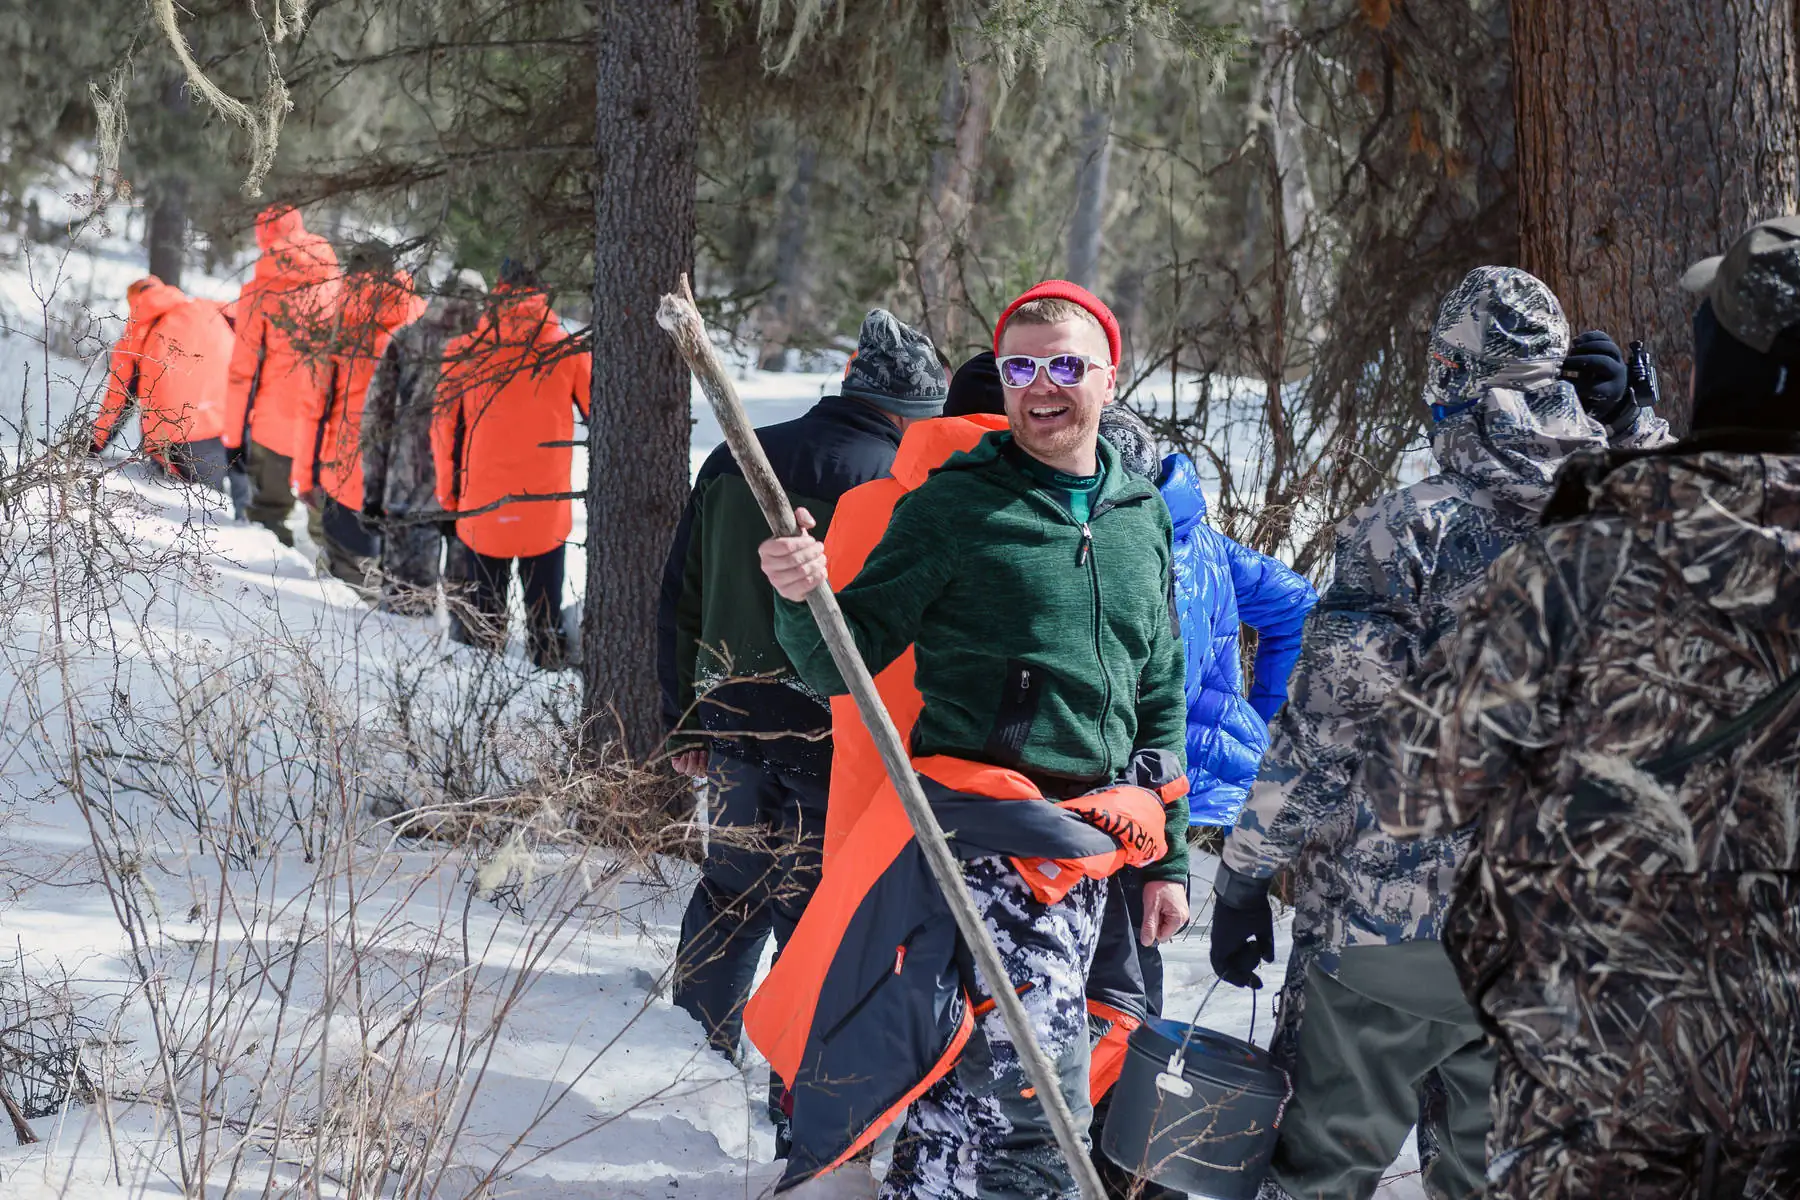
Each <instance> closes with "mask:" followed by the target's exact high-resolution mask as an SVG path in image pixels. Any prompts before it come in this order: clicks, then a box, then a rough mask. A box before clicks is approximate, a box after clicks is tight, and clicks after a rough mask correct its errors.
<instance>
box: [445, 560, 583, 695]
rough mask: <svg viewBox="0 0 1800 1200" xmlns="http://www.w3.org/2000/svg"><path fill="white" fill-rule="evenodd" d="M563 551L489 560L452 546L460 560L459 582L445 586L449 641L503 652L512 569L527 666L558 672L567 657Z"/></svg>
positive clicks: (458, 568)
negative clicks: (520, 598)
mask: <svg viewBox="0 0 1800 1200" xmlns="http://www.w3.org/2000/svg"><path fill="white" fill-rule="evenodd" d="M565 550H566V548H565V547H563V546H558V547H557V548H556V549H554V550H552V551H550V552H549V553H548V554H535V555H532V556H530V557H528V558H490V557H489V556H488V555H485V554H477V553H476V552H475V551H473V550H471V549H469V548H468V547H467V546H465V545H463V544H462V543H461V542H457V543H455V544H454V545H453V546H452V548H451V553H452V554H453V555H456V556H457V559H458V562H457V570H456V572H455V574H456V578H457V582H456V583H455V584H449V583H448V582H447V583H446V586H445V591H446V593H450V594H452V595H451V604H450V639H451V640H452V641H455V642H461V643H463V644H464V645H467V646H483V647H486V648H487V649H489V650H492V651H494V652H495V653H499V652H500V651H502V650H504V649H505V648H506V624H507V619H506V601H507V595H508V593H509V592H510V591H511V590H512V573H513V567H514V566H515V565H516V566H517V567H518V571H519V584H520V586H521V587H523V588H524V590H525V640H526V645H527V648H528V649H529V650H530V653H531V661H532V662H533V663H535V664H537V665H538V666H540V667H543V668H545V669H546V670H558V669H560V668H562V667H563V666H564V665H565V664H566V660H567V657H568V655H567V651H566V649H565V647H564V645H563V635H562V593H563V570H564V567H563V558H564V554H565Z"/></svg>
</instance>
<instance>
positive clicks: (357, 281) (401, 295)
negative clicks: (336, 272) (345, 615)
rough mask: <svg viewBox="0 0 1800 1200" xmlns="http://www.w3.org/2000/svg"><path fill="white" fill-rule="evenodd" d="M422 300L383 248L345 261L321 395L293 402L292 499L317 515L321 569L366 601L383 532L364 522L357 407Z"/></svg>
mask: <svg viewBox="0 0 1800 1200" xmlns="http://www.w3.org/2000/svg"><path fill="white" fill-rule="evenodd" d="M424 311H425V300H424V298H423V297H422V296H420V295H418V294H417V293H416V292H415V291H414V290H413V282H412V277H411V276H410V275H408V274H407V273H406V272H405V271H400V270H396V269H395V267H394V264H393V252H392V250H390V249H389V248H388V247H386V246H382V245H379V244H371V245H369V246H362V247H358V248H357V249H356V250H353V251H352V252H351V253H350V254H348V255H346V256H345V263H344V279H343V289H342V295H341V303H340V305H339V309H338V318H339V319H338V323H337V333H336V336H335V337H334V338H333V345H332V351H331V364H330V368H329V370H328V371H327V374H326V385H325V388H324V390H322V391H306V392H302V393H301V394H300V395H299V396H297V397H296V404H297V407H298V409H299V413H300V437H299V439H298V443H297V445H296V446H295V449H294V456H293V466H292V468H291V469H290V472H289V479H290V481H291V483H292V484H293V488H294V494H295V495H297V496H299V497H300V499H301V500H302V501H303V502H304V503H305V504H306V505H307V506H308V507H309V508H312V509H315V510H316V511H317V512H318V514H319V526H320V532H321V534H322V535H323V536H322V537H321V539H320V542H321V549H322V550H323V551H324V555H323V557H322V558H321V560H320V566H321V568H322V569H323V570H326V571H329V572H330V573H331V574H332V575H335V576H336V577H337V578H339V579H341V580H343V581H344V582H345V583H347V584H349V585H350V586H351V587H352V588H354V589H356V591H357V593H358V594H359V595H361V596H362V597H363V598H364V599H367V600H369V601H370V602H371V603H372V602H373V601H374V600H375V599H376V598H377V597H378V592H377V591H376V589H375V586H374V578H373V577H374V575H375V573H376V571H377V563H378V562H379V559H380V555H381V534H380V532H379V531H378V530H377V529H376V528H374V527H373V526H372V525H371V524H369V523H367V522H365V520H364V518H363V507H364V506H363V466H362V417H363V402H364V400H365V399H366V398H367V396H368V394H369V383H370V381H371V380H373V379H374V377H375V368H376V365H377V364H379V363H380V362H381V356H382V355H383V354H385V353H386V352H387V348H388V343H389V342H391V341H393V338H394V331H395V330H397V329H399V328H400V327H401V326H403V325H407V324H410V323H412V322H413V321H416V320H418V319H419V317H420V315H421V314H423V313H424Z"/></svg>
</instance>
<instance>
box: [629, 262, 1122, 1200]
mask: <svg viewBox="0 0 1800 1200" xmlns="http://www.w3.org/2000/svg"><path fill="white" fill-rule="evenodd" d="M656 323H657V324H658V325H661V326H662V327H663V328H664V329H665V330H667V331H668V333H669V336H670V337H672V338H674V339H675V345H676V346H677V347H679V348H680V350H681V356H682V357H683V358H685V359H687V364H688V366H689V367H690V368H692V369H693V372H694V378H696V379H698V380H699V381H700V388H701V390H702V391H704V392H705V393H706V398H707V400H708V401H709V402H710V403H711V404H712V408H713V412H714V413H715V414H716V415H717V416H718V418H719V427H720V428H721V429H723V430H724V431H725V442H726V444H727V445H729V446H730V447H731V455H732V457H733V458H735V459H737V462H738V466H739V467H740V468H741V469H742V470H743V472H744V479H745V481H746V482H748V483H749V485H750V490H751V491H752V492H753V493H755V495H756V502H757V504H758V505H760V506H761V508H762V511H763V516H764V517H765V518H767V519H768V522H769V528H770V529H772V530H774V531H775V534H776V536H778V537H794V536H795V535H796V534H798V533H799V532H800V527H799V526H798V525H797V524H795V522H794V510H793V509H792V508H791V507H790V506H789V505H788V500H787V493H786V492H785V491H783V490H782V487H781V484H780V482H779V481H777V480H776V478H775V471H774V468H772V467H770V466H769V460H768V457H767V456H766V455H764V454H763V448H762V443H761V442H759V441H757V440H756V431H755V430H754V429H752V428H751V427H750V420H749V418H748V417H746V416H745V415H744V406H743V403H742V402H741V401H740V400H739V399H738V394H737V389H736V388H735V387H733V386H732V384H731V379H730V378H729V377H728V376H727V375H726V374H725V366H724V364H723V363H721V362H720V361H719V356H718V354H717V353H716V352H715V351H714V350H713V345H712V340H711V339H710V338H708V337H707V336H706V323H705V322H704V321H703V320H702V319H701V317H700V310H699V309H698V308H697V307H695V305H694V293H693V292H692V290H690V289H689V287H688V281H687V276H686V275H683V276H682V277H681V295H679V296H677V295H667V296H664V297H663V298H662V304H661V306H660V307H659V308H658V309H657V312H656ZM806 604H807V607H808V608H810V609H812V615H813V620H815V621H817V622H818V623H819V632H820V633H822V634H823V635H824V636H825V645H826V646H827V647H829V648H830V650H831V658H832V661H833V662H835V663H837V669H838V673H839V674H840V675H842V676H843V677H844V682H845V683H847V684H848V685H849V686H850V695H851V696H852V697H854V698H855V700H856V707H857V710H858V711H860V712H861V713H862V719H863V723H864V724H865V725H867V726H868V727H869V732H870V733H872V734H874V736H875V746H876V749H878V750H880V751H881V761H882V762H883V763H884V764H885V765H886V767H887V773H888V778H889V779H891V780H893V781H894V790H895V791H896V792H898V793H900V803H901V804H902V805H903V806H904V807H905V809H906V817H907V820H909V821H910V822H912V828H913V836H914V837H916V838H917V839H918V842H919V845H920V847H921V848H922V849H923V850H924V851H925V863H926V865H927V866H929V867H930V868H931V874H932V876H933V877H934V878H935V879H936V880H937V883H938V887H940V888H942V889H943V892H944V899H945V900H947V901H948V902H949V904H950V912H951V915H953V916H954V917H955V918H956V927H957V929H959V930H961V931H962V935H963V940H964V941H965V942H967V943H968V944H969V949H970V950H972V951H973V952H974V955H975V962H976V965H977V966H979V967H980V968H981V976H982V978H983V979H984V980H986V981H987V983H988V986H989V987H991V988H993V989H994V1003H995V1004H996V1005H997V1006H998V1007H999V1009H1000V1017H1001V1019H1002V1020H1004V1021H1005V1022H1006V1028H1007V1031H1008V1032H1009V1033H1011V1034H1012V1040H1013V1046H1014V1047H1015V1048H1016V1049H1017V1050H1018V1053H1019V1061H1020V1063H1021V1064H1022V1065H1023V1066H1024V1068H1025V1077H1026V1078H1027V1079H1029V1080H1030V1081H1031V1086H1032V1088H1033V1089H1035V1090H1036V1092H1037V1098H1038V1102H1039V1103H1041V1104H1042V1105H1043V1106H1044V1115H1045V1116H1047V1117H1049V1119H1050V1127H1051V1129H1052V1130H1054V1131H1055V1133H1056V1142H1057V1145H1058V1146H1060V1147H1061V1148H1062V1152H1063V1156H1064V1157H1065V1158H1067V1159H1068V1160H1069V1169H1070V1170H1071V1171H1072V1172H1073V1174H1074V1176H1075V1180H1076V1182H1077V1183H1078V1184H1080V1186H1081V1195H1082V1197H1083V1200H1105V1192H1104V1191H1102V1189H1101V1187H1100V1177H1099V1176H1098V1175H1097V1174H1096V1173H1095V1171H1094V1164H1093V1162H1092V1161H1090V1160H1089V1158H1088V1155H1087V1150H1086V1149H1085V1148H1084V1147H1083V1146H1082V1144H1081V1130H1080V1129H1078V1128H1077V1127H1076V1124H1075V1114H1074V1113H1072V1112H1070V1111H1069V1105H1068V1102H1067V1101H1066V1100H1064V1099H1063V1094H1062V1084H1061V1081H1060V1079H1059V1077H1058V1075H1057V1073H1056V1068H1055V1067H1053V1066H1052V1065H1051V1063H1050V1060H1049V1059H1048V1058H1046V1057H1045V1056H1044V1051H1043V1049H1042V1047H1040V1046H1039V1045H1038V1044H1037V1038H1036V1036H1034V1035H1033V1034H1032V1032H1031V1020H1030V1018H1029V1017H1027V1016H1026V1015H1025V1006H1024V1005H1023V1004H1021V1003H1020V1002H1019V996H1018V993H1016V992H1014V991H1013V989H1012V988H1011V987H1010V986H1008V984H1009V983H1010V980H1009V979H1008V977H1007V974H1006V964H1005V963H1003V962H1001V961H1000V951H998V950H996V949H995V948H994V939H993V938H991V937H989V936H988V931H987V926H985V925H983V924H982V923H981V915H980V914H979V913H978V912H976V910H975V898H974V897H973V896H971V895H970V894H969V888H968V885H967V884H965V883H964V882H963V877H962V870H961V868H960V867H958V866H957V863H956V857H955V856H954V855H952V854H951V853H950V844H949V842H948V841H947V840H946V839H945V838H944V831H943V828H942V827H941V826H939V825H938V822H937V816H936V814H934V813H933V812H932V811H931V805H930V803H928V802H927V801H926V799H925V792H924V790H923V789H921V788H920V787H919V777H918V776H917V775H916V774H914V773H913V768H912V761H911V760H910V759H909V758H908V757H907V754H906V747H905V746H904V744H903V743H902V742H901V740H900V731H899V730H897V729H895V728H894V721H893V718H892V717H890V716H888V711H887V707H886V706H885V705H884V704H882V702H881V696H880V695H879V694H878V693H877V692H876V691H875V681H874V680H873V679H872V678H870V676H869V668H868V667H866V666H864V665H863V660H862V655H861V653H859V652H858V651H857V649H856V643H855V642H854V641H853V640H851V637H850V629H849V626H847V625H845V624H844V614H843V612H842V611H841V610H839V608H838V603H837V596H835V595H834V594H833V593H832V591H831V585H830V584H825V583H821V584H820V585H819V586H818V587H816V588H814V589H813V590H812V591H811V592H809V593H807V596H806Z"/></svg>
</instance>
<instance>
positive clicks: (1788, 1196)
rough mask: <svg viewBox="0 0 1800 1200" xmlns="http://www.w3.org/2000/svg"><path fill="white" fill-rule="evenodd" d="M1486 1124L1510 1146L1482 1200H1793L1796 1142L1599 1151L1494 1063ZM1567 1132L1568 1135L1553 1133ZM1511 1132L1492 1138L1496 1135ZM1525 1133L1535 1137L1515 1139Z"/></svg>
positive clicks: (1513, 1068) (1536, 1086) (1558, 1111)
mask: <svg viewBox="0 0 1800 1200" xmlns="http://www.w3.org/2000/svg"><path fill="white" fill-rule="evenodd" d="M1494 1118H1495V1126H1496V1131H1497V1133H1496V1136H1494V1137H1491V1138H1490V1145H1497V1143H1498V1141H1499V1138H1500V1136H1506V1137H1509V1138H1513V1139H1516V1140H1514V1141H1512V1142H1510V1143H1509V1149H1508V1150H1504V1151H1496V1153H1499V1154H1500V1157H1499V1158H1498V1159H1497V1160H1496V1161H1495V1162H1494V1163H1492V1164H1491V1165H1490V1167H1489V1175H1490V1179H1489V1182H1488V1187H1487V1191H1486V1192H1485V1193H1484V1195H1485V1196H1486V1197H1487V1198H1488V1200H1591V1198H1592V1197H1595V1196H1629V1197H1631V1200H1715V1198H1720V1200H1722V1198H1725V1197H1729V1198H1730V1200H1793V1198H1794V1197H1795V1196H1800V1141H1776V1142H1772V1143H1770V1144H1768V1145H1763V1146H1737V1145H1731V1144H1729V1143H1725V1142H1714V1143H1713V1148H1712V1150H1711V1152H1710V1159H1711V1165H1710V1167H1709V1165H1708V1159H1709V1151H1708V1149H1707V1139H1705V1138H1689V1139H1684V1140H1681V1141H1678V1142H1676V1143H1674V1144H1672V1145H1668V1146H1664V1147H1660V1148H1658V1149H1655V1150H1648V1149H1645V1148H1643V1147H1641V1146H1632V1145H1624V1144H1619V1143H1614V1144H1612V1145H1601V1144H1600V1143H1599V1142H1598V1141H1596V1140H1594V1138H1593V1137H1592V1136H1591V1135H1589V1134H1588V1133H1587V1132H1586V1131H1585V1130H1584V1129H1583V1127H1582V1125H1581V1117H1580V1113H1579V1111H1578V1110H1577V1109H1576V1108H1575V1107H1574V1106H1572V1105H1570V1104H1569V1103H1567V1102H1566V1101H1563V1100H1560V1099H1558V1098H1556V1096H1555V1095H1554V1094H1553V1093H1551V1092H1549V1091H1547V1090H1546V1089H1545V1088H1544V1087H1543V1085H1541V1084H1540V1083H1538V1081H1537V1080H1536V1079H1534V1078H1532V1076H1531V1074H1530V1073H1529V1072H1527V1071H1525V1070H1523V1069H1521V1068H1520V1067H1519V1066H1518V1064H1517V1063H1514V1062H1511V1061H1509V1060H1508V1059H1507V1058H1505V1057H1504V1056H1502V1058H1501V1062H1500V1070H1499V1073H1498V1075H1497V1076H1496V1078H1495V1080H1494ZM1567 1126H1573V1127H1574V1128H1573V1129H1572V1130H1571V1132H1570V1134H1569V1135H1568V1136H1566V1137H1565V1136H1563V1135H1562V1133H1561V1131H1562V1130H1563V1129H1564V1128H1565V1127H1567ZM1501 1130H1505V1131H1518V1132H1508V1133H1505V1134H1499V1133H1498V1131H1501ZM1528 1130H1542V1131H1544V1132H1543V1133H1542V1134H1538V1135H1535V1136H1534V1135H1531V1134H1526V1136H1524V1137H1521V1136H1520V1134H1521V1133H1523V1132H1524V1131H1528Z"/></svg>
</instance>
